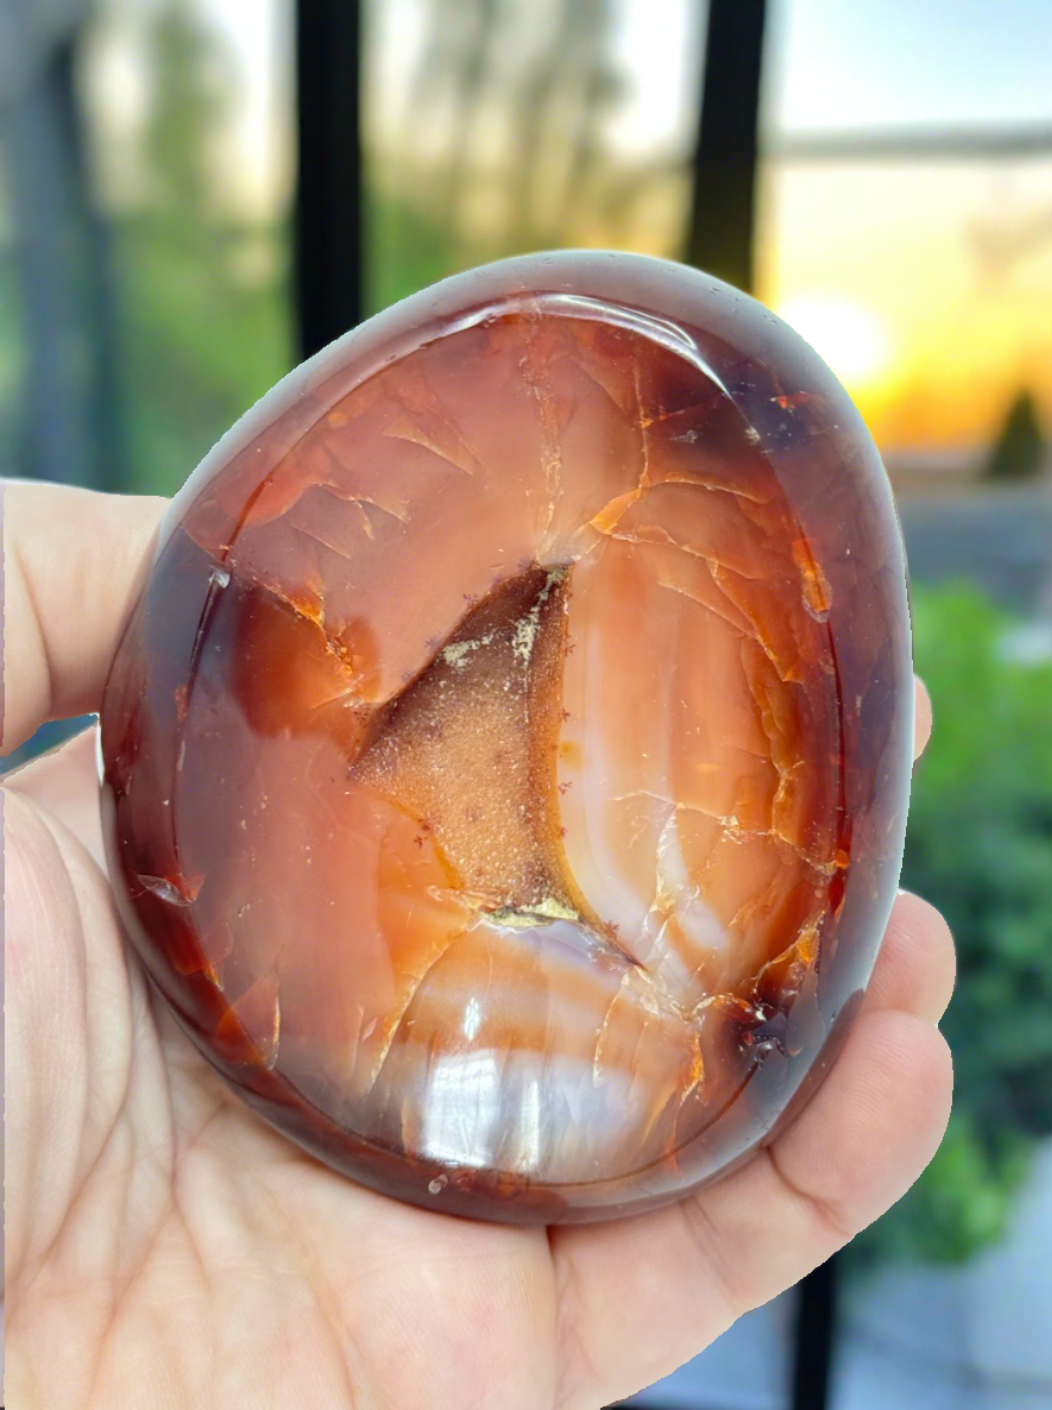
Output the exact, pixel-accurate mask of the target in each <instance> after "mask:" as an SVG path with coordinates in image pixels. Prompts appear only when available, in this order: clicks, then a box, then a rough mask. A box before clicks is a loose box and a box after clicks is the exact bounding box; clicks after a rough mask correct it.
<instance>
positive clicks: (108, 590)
mask: <svg viewBox="0 0 1052 1410" xmlns="http://www.w3.org/2000/svg"><path fill="white" fill-rule="evenodd" d="M166 504H167V501H166V500H163V499H155V498H145V497H138V496H129V495H110V494H100V493H98V492H96V491H94V490H82V489H74V488H72V487H70V486H67V485H27V484H12V483H7V484H5V485H4V487H3V519H4V604H5V605H4V708H3V716H4V718H3V736H2V742H0V750H2V752H3V753H5V754H9V753H10V752H11V751H12V750H13V749H17V748H18V746H19V745H20V744H21V743H23V741H24V740H26V739H28V737H29V736H30V735H31V734H32V733H33V732H34V730H36V729H37V728H38V727H39V726H40V725H42V724H43V723H44V722H45V720H53V719H63V718H68V717H69V716H71V715H80V714H86V713H87V712H89V711H93V710H97V709H98V708H99V703H100V700H101V698H102V688H103V686H104V685H105V682H106V673H107V671H108V670H109V666H110V662H111V661H112V660H113V654H114V652H115V651H116V649H117V643H118V641H119V640H120V634H121V632H122V630H123V628H124V623H125V621H126V619H127V616H128V613H129V611H130V610H131V606H132V599H133V595H134V592H135V589H136V587H137V586H138V581H139V575H140V572H141V568H142V563H143V558H144V556H145V554H146V551H147V549H148V548H149V545H150V541H151V539H152V537H153V535H154V533H155V531H156V529H157V525H158V523H159V522H160V518H161V515H162V513H163V512H164V509H165V506H166Z"/></svg>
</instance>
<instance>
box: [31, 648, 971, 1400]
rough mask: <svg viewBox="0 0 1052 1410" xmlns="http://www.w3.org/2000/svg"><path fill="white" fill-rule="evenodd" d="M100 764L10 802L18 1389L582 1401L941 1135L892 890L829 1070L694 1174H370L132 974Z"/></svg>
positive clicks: (803, 1242) (904, 933) (715, 1325)
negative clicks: (659, 1189) (336, 1160)
mask: <svg viewBox="0 0 1052 1410" xmlns="http://www.w3.org/2000/svg"><path fill="white" fill-rule="evenodd" d="M43 635H44V632H43V631H41V636H42V637H43ZM93 755H94V741H93V739H92V737H91V733H89V734H88V735H85V736H82V737H81V738H79V739H77V740H75V741H73V742H72V743H71V744H70V745H68V746H66V747H65V748H64V749H63V750H61V751H59V752H58V753H57V754H55V755H52V756H50V757H49V758H47V759H44V760H41V761H39V762H38V763H36V764H34V765H31V766H30V767H29V768H27V769H26V770H24V771H22V772H21V773H20V774H19V775H18V776H17V777H16V779H14V780H13V781H12V783H11V785H10V786H9V787H8V788H7V789H6V790H5V794H6V796H5V805H6V806H5V832H6V847H7V851H6V856H7V862H8V866H7V906H8V911H7V940H6V971H7V986H8V987H7V1012H8V1033H7V1043H8V1062H9V1064H10V1070H11V1075H12V1079H13V1080H12V1083H11V1094H10V1098H9V1102H8V1123H7V1126H8V1133H9V1138H10V1144H9V1148H8V1164H7V1172H8V1178H7V1232H8V1248H7V1275H6V1277H7V1281H6V1293H7V1309H8V1338H9V1348H10V1364H9V1371H8V1390H9V1394H10V1397H11V1403H17V1404H20V1405H27V1406H52V1405H61V1406H63V1407H69V1410H80V1408H81V1407H83V1410H89V1407H91V1408H92V1410H93V1407H106V1410H120V1407H122V1406H133V1407H137V1406H140V1405H142V1404H144V1403H146V1401H147V1400H148V1402H149V1403H150V1404H151V1405H153V1406H157V1407H161V1408H162V1410H176V1407H183V1406H190V1405H193V1406H195V1407H202V1410H203V1408H204V1407H211V1406H216V1407H218V1406H220V1405H222V1406H226V1405H231V1404H233V1405H252V1406H257V1407H266V1406H271V1405H278V1404H294V1405H301V1406H304V1407H309V1408H310V1410H314V1408H315V1407H318V1410H322V1407H324V1410H329V1407H332V1410H350V1407H364V1406H373V1405H377V1406H387V1405H397V1406H398V1407H400V1410H412V1407H416V1406H418V1405H419V1406H423V1405H427V1406H429V1407H445V1406H457V1407H461V1406H466V1405H472V1406H474V1405H478V1406H494V1407H497V1406H499V1407H501V1410H514V1408H515V1407H519V1406H521V1407H524V1410H526V1407H529V1410H535V1407H545V1408H546V1407H552V1406H560V1407H574V1410H576V1407H581V1410H584V1408H585V1407H594V1406H597V1405H599V1404H601V1403H604V1402H606V1401H609V1400H611V1399H614V1398H616V1397H619V1396H624V1395H627V1394H629V1393H631V1392H632V1391H634V1390H637V1389H639V1388H640V1387H641V1386H643V1385H646V1384H648V1383H649V1382H651V1381H653V1380H655V1379H657V1378H658V1377H660V1376H661V1375H663V1374H665V1373H666V1372H667V1371H669V1370H670V1369H672V1368H673V1367H674V1366H676V1365H678V1364H680V1363H681V1362H682V1361H684V1360H685V1359H687V1358H688V1357H689V1356H691V1355H693V1354H694V1353H696V1352H697V1351H699V1350H700V1349H701V1348H702V1347H703V1346H704V1345H706V1344H707V1343H708V1342H709V1341H711V1340H712V1339H713V1338H714V1337H715V1336H717V1335H719V1333H720V1332H722V1331H723V1330H724V1329H725V1328H726V1327H727V1326H729V1325H730V1323H731V1322H732V1321H733V1320H734V1319H735V1318H736V1317H737V1316H739V1315H740V1314H741V1313H742V1312H744V1311H746V1310H747V1309H749V1308H751V1307H754V1306H756V1305H758V1304H760V1303H762V1302H764V1301H766V1300H767V1299H769V1298H770V1297H772V1296H774V1295H775V1294H777V1293H778V1292H780V1291H781V1290H782V1289H783V1288H785V1287H787V1286H790V1285H791V1284H792V1283H793V1282H795V1281H796V1280H797V1279H798V1278H800V1277H801V1276H802V1275H803V1274H804V1273H806V1272H807V1271H808V1270H809V1269H810V1268H812V1267H814V1266H815V1265H816V1264H818V1263H819V1262H821V1261H822V1260H824V1259H825V1258H826V1257H828V1256H829V1254H830V1253H832V1252H833V1251H834V1249H835V1248H837V1247H838V1246H840V1245H841V1244H843V1243H844V1242H845V1241H846V1240H847V1239H848V1238H850V1237H851V1236H852V1235H853V1234H854V1233H855V1232H856V1231H857V1230H858V1229H860V1228H862V1227H864V1225H865V1224H866V1223H868V1222H870V1220H872V1219H873V1218H875V1217H876V1216H877V1215H878V1214H880V1213H881V1212H883V1210H884V1209H885V1208H886V1207H887V1206H888V1205H889V1204H890V1203H892V1202H893V1201H894V1200H895V1199H897V1198H898V1197H899V1195H900V1194H901V1193H902V1192H903V1191H904V1189H905V1188H906V1187H907V1186H908V1185H909V1184H910V1183H911V1182H912V1180H913V1179H914V1178H916V1175H917V1174H918V1173H919V1171H920V1170H921V1169H922V1168H923V1165H924V1164H925V1163H926V1161H927V1160H928V1159H930V1156H931V1154H932V1153H933V1151H934V1149H935V1147H936V1146H937V1144H938V1140H939V1138H940V1136H941V1134H942V1130H943V1127H944V1125H945V1119H946V1110H947V1108H948V1101H949V1087H950V1077H949V1065H948V1057H947V1053H946V1049H945V1045H944V1044H943V1043H942V1040H941V1038H940V1037H939V1035H938V1033H937V1031H936V1030H935V1029H934V1028H933V1027H932V1024H933V1023H934V1022H935V1021H937V1019H938V1017H939V1016H940V1015H941V1013H942V1010H943V1009H944V1007H945V1004H946V1002H947V1000H948V997H949V991H950V987H951V986H952V974H953V969H952V957H951V956H952V952H951V950H950V948H949V939H948V935H947V934H946V931H945V927H944V926H943V925H942V923H941V922H940V921H939V920H938V918H937V916H935V913H934V912H932V911H931V910H930V908H929V907H927V906H926V905H925V904H924V903H923V902H920V901H917V900H916V899H915V898H911V897H903V898H900V901H899V903H898V905H897V907H896V916H895V918H894V919H893V922H892V926H891V928H890V930H889V933H888V938H887V940H886V942H885V945H884V949H883V951H882V955H881V959H880V961H879V963H878V968H877V971H876V973H875V975H874V979H873V982H872V984H871V986H870V991H869V993H868V995H867V999H866V1002H865V1004H864V1006H863V1011H862V1013H861V1014H860V1016H859V1019H858V1021H857V1022H856V1025H855V1028H854V1030H853V1032H852V1034H851V1036H850V1038H849V1041H848V1043H847V1045H846V1047H845V1049H844V1051H843V1052H842V1054H841V1056H840V1058H839V1059H838V1061H837V1063H836V1065H835V1068H834V1071H833V1072H832V1074H831V1076H830V1077H829V1079H828V1080H827V1081H826V1083H825V1084H824V1086H823V1087H822V1089H821V1091H820V1092H819V1093H818V1095H817V1097H816V1098H815V1099H814V1101H813V1102H812V1103H811V1105H810V1106H809V1107H808V1108H807V1110H806V1111H805V1113H804V1114H803V1116H802V1117H801V1118H800V1120H798V1121H797V1122H796V1123H795V1124H794V1125H793V1126H792V1127H791V1128H789V1129H788V1130H787V1131H786V1132H785V1133H784V1135H782V1136H781V1137H780V1138H779V1139H778V1140H777V1141H776V1142H775V1144H774V1146H773V1147H771V1148H770V1149H769V1150H768V1151H764V1152H762V1153H761V1154H760V1155H759V1156H757V1157H756V1158H755V1159H754V1160H752V1161H751V1162H749V1164H748V1165H746V1166H745V1167H744V1168H742V1169H741V1170H739V1171H738V1172H737V1173H736V1174H734V1175H732V1176H731V1177H729V1178H727V1179H725V1180H724V1181H722V1182H720V1183H719V1184H717V1185H715V1186H712V1187H710V1188H709V1189H708V1190H705V1191H702V1192H701V1193H700V1194H698V1195H695V1196H692V1197H690V1198H688V1199H686V1200H683V1201H681V1202H680V1203H679V1204H676V1205H673V1206H671V1207H669V1208H666V1209H664V1210H659V1211H657V1212H655V1213H653V1214H648V1215H643V1216H640V1217H637V1218H634V1219H629V1220H624V1221H620V1222H618V1223H611V1224H605V1225H596V1226H592V1227H580V1228H553V1229H549V1230H547V1231H545V1230H543V1229H538V1228H525V1229H523V1228H509V1227H502V1226H494V1225H483V1224H475V1223H472V1222H469V1221H465V1220H460V1219H453V1218H449V1217H447V1216H444V1215H440V1214H434V1213H430V1212H427V1211H423V1210H418V1209H413V1208H409V1207H407V1206H403V1205H400V1204H398V1203H396V1202H395V1201H393V1200H389V1199H386V1198H385V1197H383V1196H380V1195H377V1194H374V1193H372V1192H371V1191H368V1190H365V1189H362V1188H360V1187H358V1186H356V1185H354V1184H353V1183H351V1182H350V1181H348V1180H345V1179H343V1178H342V1177H341V1176H338V1175H336V1174H334V1173H332V1172H331V1171H329V1170H328V1169H327V1168H326V1167H324V1166H322V1165H321V1164H320V1163H319V1162H317V1161H315V1160H314V1159H313V1158H311V1157H309V1156H307V1155H305V1154H303V1153H301V1152H300V1151H299V1150H298V1149H297V1148H296V1147H294V1146H292V1145H291V1144H289V1143H288V1142H286V1141H285V1140H284V1139H282V1138H281V1137H279V1136H278V1135H276V1134H275V1133H274V1132H272V1131H271V1130H270V1129H269V1128H268V1127H267V1126H265V1125H264V1124H263V1123H262V1122H261V1121H260V1120H259V1119H258V1118H257V1117H256V1116H255V1115H254V1114H253V1113H252V1112H250V1111H249V1110H248V1109H247V1108H246V1107H244V1106H243V1105H242V1104H241V1103H240V1102H239V1101H238V1100H237V1099H236V1098H235V1097H233V1096H232V1095H230V1094H229V1093H228V1092H227V1090H226V1088H225V1087H224V1085H223V1084H222V1083H221V1082H220V1080H219V1079H218V1078H217V1077H216V1076H215V1074H214V1073H213V1072H212V1070H211V1069H210V1068H209V1067H208V1065H207V1064H206V1063H205V1062H204V1061H203V1059H202V1058H201V1057H200V1056H199V1055H198V1054H197V1052H196V1051H195V1050H194V1049H193V1047H192V1045H191V1044H190V1043H189V1041H188V1040H187V1039H186V1038H185V1036H184V1035H183V1034H182V1033H181V1031H179V1029H178V1028H177V1026H176V1025H175V1024H174V1022H173V1021H172V1020H171V1018H170V1017H169V1016H168V1015H167V1013H166V1012H164V1010H163V1009H162V1008H161V1007H160V1006H159V1005H155V1003H154V1000H153V996H152V993H151V992H150V991H149V989H148V987H147V984H146V982H145V980H144V978H143V975H142V973H141V971H140V970H139V969H138V967H137V965H136V964H135V963H134V962H132V963H130V964H129V962H128V960H127V957H126V952H125V948H124V942H123V940H122V937H121V933H120V929H119V925H118V923H117V919H116V915H115V912H114V909H113V904H112V897H111V895H110V892H109V888H108V883H107V881H106V878H105V874H104V871H103V869H102V866H101V859H100V839H99V825H98V815H97V802H96V790H95V783H94V758H93ZM874 1151H879V1152H880V1160H879V1161H874V1159H873V1152H874Z"/></svg>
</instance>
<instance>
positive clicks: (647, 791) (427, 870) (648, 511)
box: [103, 254, 912, 1221]
mask: <svg viewBox="0 0 1052 1410" xmlns="http://www.w3.org/2000/svg"><path fill="white" fill-rule="evenodd" d="M911 702H912V691H911V673H910V655H909V638H908V616H907V609H906V596H905V574H904V567H903V562H902V551H901V545H900V541H899V536H898V531H897V526H896V521H895V516H894V511H893V508H892V505H891V500H890V495H889V491H888V487H887V483H886V480H885V478H884V475H883V471H882V469H881V466H880V463H879V460H878V458H877V455H876V452H875V451H874V449H873V446H872V443H871V442H870V440H869V437H868V436H867V434H866V432H865V430H864V428H863V426H862V424H861V421H860V420H859V418H858V415H857V413H856V412H855V411H854V409H853V407H852V406H851V404H850V402H849V401H848V399H847V397H846V394H845V393H844V392H843V390H842V389H841V388H840V386H839V385H838V384H837V383H836V382H835V380H834V379H833V378H832V376H831V374H830V373H829V372H828V371H827V369H826V368H825V367H824V366H823V365H822V364H821V363H820V362H819V361H818V360H817V359H816V357H815V355H814V354H813V353H812V352H811V351H810V349H809V348H807V346H806V345H805V344H803V343H802V342H801V341H800V340H799V339H798V338H797V337H796V336H795V335H794V334H793V333H791V332H790V330H788V329H787V328H786V327H785V326H784V325H783V324H780V323H779V322H778V321H777V320H775V319H774V318H773V317H772V315H770V314H769V313H767V312H766V311H765V310H764V309H762V308H761V307H760V305H758V304H756V303H754V302H752V301H751V300H749V299H747V298H745V297H744V296H742V295H739V294H736V293H735V292H734V291H732V290H730V289H728V288H727V287H725V286H723V285H719V284H716V283H714V282H713V281H712V280H711V279H708V278H706V277H704V276H702V275H700V274H697V273H695V272H692V271H689V270H686V269H683V268H681V267H679V266H674V265H667V264H662V263H660V262H656V261H652V260H645V259H640V258H635V257H630V256H608V255H598V254H564V255H556V256H534V257H530V258H526V259H521V260H516V261H509V262H506V263H504V264H501V265H495V266H490V267H488V268H487V269H484V270H480V271H476V272H475V273H473V274H468V275H464V276H460V277H458V278H456V279H453V280H450V281H447V282H446V283H445V284H443V285H439V286H437V287H436V288H435V289H433V290H428V291H426V292H425V293H423V294H421V295H418V296H417V297H415V298H414V299H411V300H409V301H407V302H406V303H405V304H402V305H399V306H398V307H397V308H395V309H393V310H390V311H389V312H387V313H385V314H382V315H380V316H379V317H378V318H376V319H374V320H373V321H372V322H371V323H369V324H367V325H365V326H364V327H363V328H362V329H360V330H359V331H357V332H356V333H354V334H351V335H349V336H348V337H346V338H345V339H343V340H341V341H340V342H338V343H336V344H334V345H333V346H332V347H330V348H329V349H327V350H326V351H325V352H323V353H322V354H320V355H319V357H317V358H316V359H314V360H313V361H312V362H311V363H309V364H306V365H305V366H304V367H302V368H300V369H299V370H298V371H297V372H295V373H293V374H292V375H291V376H290V377H289V378H287V379H286V380H285V381H284V382H283V383H282V384H281V385H280V386H279V387H278V388H276V389H275V391H274V392H272V393H271V394H270V395H269V397H267V398H266V399H264V401H263V402H262V403H261V404H260V405H259V406H258V407H257V408H256V409H255V410H253V411H252V412H251V413H250V414H249V415H248V416H247V417H246V418H245V419H244V420H243V421H242V422H241V423H240V424H239V425H238V426H237V427H236V428H235V429H234V431H233V432H232V433H231V434H230V436H228V437H227V438H226V439H225V440H224V441H223V442H221V443H220V445H219V446H217V447H216V449H215V451H213V452H212V454H211V455H210V456H209V457H208V459H207V460H206V461H205V463H204V464H203V465H202V466H201V467H200V469H199V470H198V471H197V473H196V474H195V475H194V476H193V477H192V478H191V480H190V481H189V483H188V484H187V486H186V487H185V489H184V491H183V492H182V494H181V495H180V496H179V498H178V499H177V500H176V502H175V503H174V505H173V506H172V509H171V511H170V512H169V515H168V518H167V520H166V523H165V526H164V529H163V530H162V534H161V541H160V545H159V547H158V549H157V552H156V556H155V560H154V562H153V564H152V568H151V571H150V575H149V578H148V580H147V581H146V584H145V588H144V591H143V594H142V597H141V599H140V601H139V603H138V605H137V607H136V609H135V611H134V614H133V617H132V619H131V622H130V625H129V627H128V630H127V633H126V635H125V638H124V641H123V644H122V646H121V649H120V651H119V654H118V657H117V660H116V663H115V666H114V669H113V672H112V675H111V679H110V682H109V685H108V688H107V693H106V699H105V703H104V709H103V755H104V811H105V815H106V821H107V835H108V846H109V851H110V860H111V867H112V871H113V874H114V878H115V881H116V883H117V887H118V894H119V899H120V902H121V906H122V911H123V915H124V919H125V922H126V924H127V926H128V929H129V931H130V933H131V936H132V938H133V940H134V942H135V945H136V947H137V949H138V951H139V954H140V955H141V957H142V959H143V961H144V963H145V965H146V968H147V970H148V971H149V973H150V974H151V976H152V978H153V980H154V981H155V983H156V985H157V987H158V988H159V989H160V991H161V993H162V994H163V995H164V996H165V998H166V999H167V1000H168V1002H169V1003H170V1004H171V1006H172V1007H173V1009H174V1010H175V1012H176V1013H177V1014H178V1016H179V1017H180V1018H181V1020H182V1022H183V1023H184V1025H185V1026H186V1028H187V1030H188V1031H189V1032H190V1034H191V1035H192V1037H193V1038H194V1039H195V1040H196V1041H197V1042H198V1044H199V1045H200V1046H201V1048H202V1049H203V1051H204V1052H205V1053H206V1055H207V1056H208V1057H209V1058H210V1059H211V1061H212V1062H213V1063H214V1064H215V1065H216V1066H217V1067H218V1068H219V1070H220V1071H221V1072H223V1073H224V1074H225V1075H226V1076H227V1078H228V1079H229V1080H230V1081H231V1082H232V1083H233V1084H235V1085H236V1087H237V1088H238V1089H239V1090H240V1091H241V1092H242V1093H243V1094H244V1095H245V1096H246V1097H247V1099H248V1100H249V1101H251V1102H252V1103H253V1104H254V1105H255V1106H256V1107H257V1108H258V1109H259V1110H260V1111H261V1112H263V1114H265V1115H266V1116H267V1117H269V1119H271V1120H272V1121H273V1122H274V1123H275V1124H277V1125H278V1126H279V1127H280V1128H282V1129H283V1130H285V1131H286V1132H287V1133H288V1134H290V1135H291V1136H293V1137H294V1138H295V1139H296V1140H298V1141H299V1142H301V1143H302V1144H303V1145H305V1146H306V1147H307V1148H308V1149H310V1150H312V1151H313V1152H315V1153H316V1154H317V1155H319V1156H320V1157H321V1158H322V1159H324V1160H326V1161H328V1162H330V1163H331V1164H333V1165H335V1166H337V1167H338V1168H340V1169H342V1170H344V1171H346V1172H347V1173H349V1174H351V1175H353V1176H354V1177H355V1178H356V1179H359V1180H361V1181H364V1182H366V1183H369V1184H372V1185H374V1186H376V1187H378V1188H380V1189H383V1190H386V1191H388V1192H390V1193H393V1194H396V1195H398V1196H400V1197H402V1198H406V1199H410V1200H415V1201H417V1202H419V1203H423V1204H427V1205H430V1206H432V1207H434V1208H438V1209H445V1210H449V1211H452V1212H456V1213H462V1214H471V1215H476V1216H479V1217H488V1218H498V1219H509V1220H523V1221H526V1220H542V1219H547V1220H569V1219H584V1218H601V1217H608V1216H610V1215H612V1214H616V1213H623V1212H628V1211H636V1210H639V1209H642V1208H645V1207H647V1206H649V1205H653V1204H657V1203H660V1202H662V1201H664V1200H667V1199H670V1198H673V1197H675V1196H676V1195H678V1194H681V1193H683V1192H684V1191H685V1190H687V1189H689V1188H691V1187H693V1186H695V1185H697V1184H698V1183H700V1182H702V1181H704V1180H706V1179H710V1178H712V1177H713V1176H715V1175H717V1174H719V1173H721V1172H722V1171H724V1170H726V1169H727V1168H729V1167H730V1166H731V1165H733V1164H734V1163H736V1162H737V1161H739V1160H740V1159H742V1158H743V1157H744V1156H745V1155H746V1154H747V1153H748V1152H749V1151H750V1150H752V1149H753V1148H754V1147H755V1146H756V1145H757V1143H758V1142H760V1141H762V1140H763V1139H764V1138H765V1137H767V1136H768V1135H769V1134H770V1133H771V1131H772V1130H773V1129H775V1127H776V1125H777V1123H778V1121H779V1118H780V1117H782V1114H783V1113H784V1112H785V1111H786V1110H787V1108H789V1107H790V1104H791V1105H792V1109H793V1110H795V1109H797V1108H798V1107H799V1105H800V1102H801V1100H802V1099H803V1097H804V1096H806V1092H807V1089H808V1084H810V1085H813V1083H814V1082H815V1081H816V1080H817V1077H818V1076H819V1075H820V1073H821V1071H822V1069H823V1064H824V1063H825V1062H826V1061H827V1059H828V1054H829V1048H828V1046H827V1039H828V1037H829V1034H830V1032H831V1031H832V1029H833V1027H834V1025H835V1024H836V1021H837V1018H838V1015H840V1014H841V1013H842V1011H843V1010H844V1009H845V1006H846V1005H848V1004H849V1002H850V1001H851V1000H852V997H853V996H854V995H856V994H857V992H858V990H859V989H860V988H861V987H862V986H863V985H864V983H865V981H866V979H867V977H868V974H869V970H870V967H871V965H872V961H873V958H874V954H875V951H876V947H877V944H878V942H879V938H880V934H881V932H882V930H883V926H884V923H885V921H886V918H887V914H888V911H889V908H890V904H891V899H892V896H893V894H894V888H895V884H896V881H897V876H898V868H899V862H900V856H901V846H902V836H903V828H904V822H905V804H906V796H907V791H908V780H909V767H910V764H909V761H910V736H911V729H912V719H911ZM794 1098H795V1100H794Z"/></svg>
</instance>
